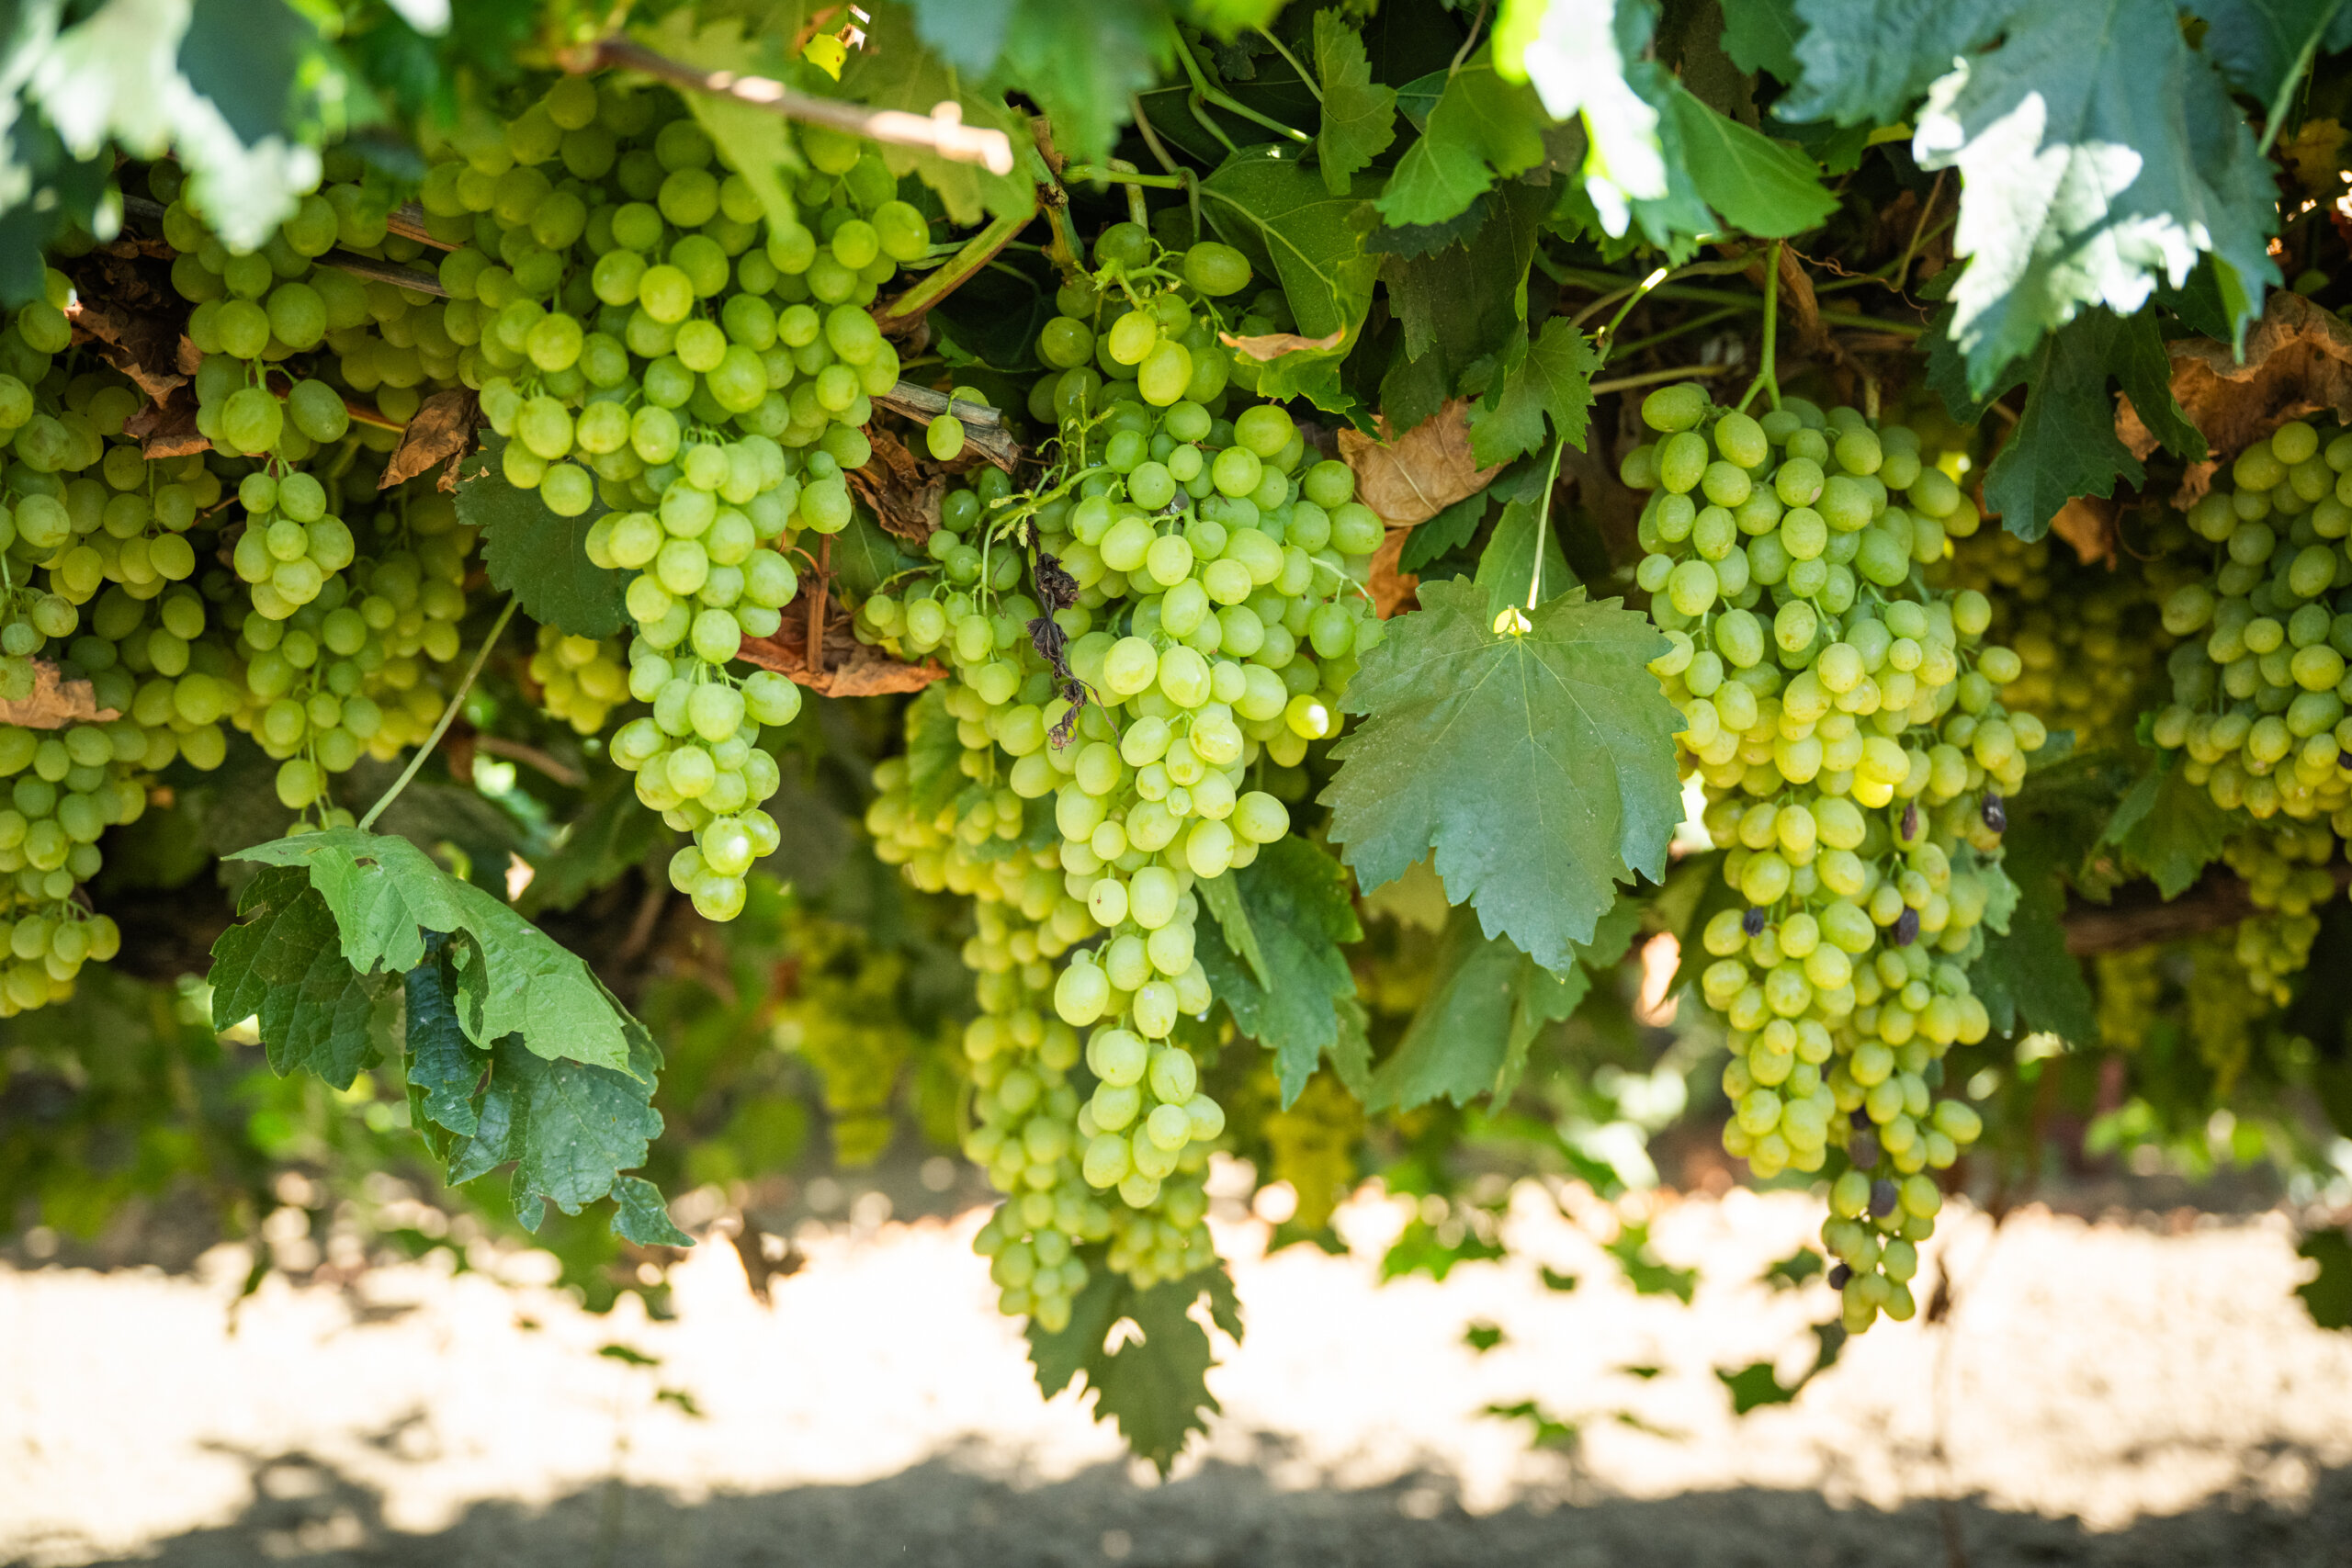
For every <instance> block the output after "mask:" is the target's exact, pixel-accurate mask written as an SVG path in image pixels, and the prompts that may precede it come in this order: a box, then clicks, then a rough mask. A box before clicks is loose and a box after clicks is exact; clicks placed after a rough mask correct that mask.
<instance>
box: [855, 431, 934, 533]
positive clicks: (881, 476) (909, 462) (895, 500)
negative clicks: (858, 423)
mask: <svg viewBox="0 0 2352 1568" xmlns="http://www.w3.org/2000/svg"><path fill="white" fill-rule="evenodd" d="M865 438H866V440H867V441H868V442H870V443H871V444H872V446H873V448H874V457H873V459H872V460H871V461H869V462H868V463H867V464H866V465H865V467H864V468H851V469H849V470H847V471H846V473H845V474H844V476H843V477H844V478H846V479H848V480H849V484H850V488H851V489H852V490H854V491H857V494H858V499H860V500H861V501H863V502H865V504H866V507H867V509H868V510H870V511H871V512H872V513H874V518H875V521H876V522H877V523H879V524H881V525H882V527H883V529H884V531H885V532H888V533H890V534H894V535H896V536H899V538H901V539H905V540H907V541H908V542H909V543H910V544H916V545H920V544H922V542H923V541H924V540H926V539H928V538H930V537H931V536H932V535H933V533H935V532H936V531H937V530H938V527H939V501H940V497H942V496H943V495H944V494H946V493H947V481H946V480H945V479H942V478H941V477H940V476H939V475H938V474H936V473H928V472H925V471H924V469H923V467H922V464H920V463H918V462H916V461H915V455H914V454H913V453H911V452H910V451H908V450H907V444H906V443H905V442H903V441H901V440H899V437H898V435H897V434H895V433H893V432H891V431H888V430H885V429H883V428H882V427H881V425H879V424H869V425H867V426H866V427H865Z"/></svg>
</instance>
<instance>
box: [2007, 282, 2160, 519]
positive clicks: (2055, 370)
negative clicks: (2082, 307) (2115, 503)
mask: <svg viewBox="0 0 2352 1568" xmlns="http://www.w3.org/2000/svg"><path fill="white" fill-rule="evenodd" d="M2169 377H2170V370H2169V364H2168V361H2167V359H2166V357H2165V347H2164V341H2163V339H2162V338H2161V337H2160V336H2159V335H2158V333H2157V328H2156V321H2155V317H2154V314H2153V313H2151V312H2147V311H2143V312H2141V313H2140V314H2138V315H2136V316H2131V317H2119V316H2116V315H2114V314H2112V313H2111V312H2109V311H2107V310H2086V311H2084V312H2083V313H2082V314H2081V315H2079V316H2077V317H2075V320H2074V321H2071V322H2069V323H2067V325H2066V326H2064V328H2062V329H2061V330H2059V331H2058V332H2055V333H2052V334H2051V335H2050V336H2048V337H2046V338H2044V339H2043V340H2042V342H2041V346H2040V347H2038V348H2036V349H2035V350H2034V351H2033V353H2032V354H2031V355H2029V356H2028V358H2027V359H2026V360H2025V362H2024V365H2023V367H2022V369H2021V371H2020V372H2019V373H2018V375H2017V376H2016V377H2014V378H2012V380H2011V382H2010V384H2011V385H2014V384H2015V382H2016V380H2017V379H2025V380H2027V381H2028V383H2029V385H2030V390H2029V391H2028V392H2027V394H2026V401H2025V412H2023V413H2022V414H2020V415H2019V416H2018V423H2017V428H2016V429H2015V430H2014V431H2012V432H2011V433H2010V434H2009V439H2008V441H2007V443H2006V444H2005V445H2004V446H2002V448H2001V451H2000V455H1999V456H1998V457H1995V458H1994V459H1993V466H1992V467H1991V468H1989V469H1987V470H1986V471H1985V509H1986V510H1987V511H1988V512H1992V513H1996V514H1997V515H1998V516H1999V517H2000V519H2001V525H2002V526H2003V527H2005V528H2007V530H2008V531H2009V532H2010V533H2012V534H2015V535H2016V536H2018V537H2019V538H2021V539H2029V540H2030V539H2039V538H2041V537H2042V536H2044V535H2046V534H2047V533H2049V531H2050V523H2051V519H2052V518H2054V517H2056V516H2057V515H2058V512H2059V509H2060V508H2062V507H2064V505H2065V504H2066V502H2069V501H2071V500H2073V499H2074V498H2075V497H2076V496H2082V495H2097V496H2109V495H2113V494H2114V493H2115V481H2116V480H2117V479H2122V480H2123V481H2124V482H2125V483H2127V484H2131V485H2137V484H2138V483H2140V481H2141V480H2142V479H2144V478H2146V477H2147V475H2146V470H2145V469H2144V468H2142V467H2141V464H2140V460H2139V459H2138V458H2137V457H2133V456H2132V455H2131V448H2130V447H2128V446H2124V445H2123V443H2122V442H2121V441H2120V440H2119V439H2117V437H2116V434H2115V396H2114V394H2113V393H2112V392H2110V391H2109V389H2108V383H2109V379H2110V378H2112V379H2115V380H2119V381H2120V382H2121V383H2122V386H2123V389H2124V391H2125V392H2126V393H2128V394H2130V396H2131V402H2132V406H2133V407H2134V408H2135V409H2138V410H2141V411H2143V417H2144V419H2145V421H2146V423H2147V424H2148V427H2149V429H2150V430H2151V432H2153V433H2154V434H2155V435H2156V436H2157V437H2158V438H2159V439H2160V440H2162V441H2164V442H2165V445H2166V446H2171V447H2173V449H2174V450H2175V451H2177V452H2178V453H2179V454H2180V455H2181V456H2182V457H2188V458H2189V459H2191V460H2192V461H2193V460H2195V459H2198V458H2201V457H2204V455H2205V439H2204V437H2203V436H2202V435H2200V434H2198V431H2197V427H2196V426H2195V425H2193V424H2191V423H2188V418H2187V416H2186V415H2184V414H2183V413H2182V412H2181V411H2180V405H2179V404H2177V402H2175V401H2174V400H2173V396H2172V389H2171V386H2170V382H2169Z"/></svg>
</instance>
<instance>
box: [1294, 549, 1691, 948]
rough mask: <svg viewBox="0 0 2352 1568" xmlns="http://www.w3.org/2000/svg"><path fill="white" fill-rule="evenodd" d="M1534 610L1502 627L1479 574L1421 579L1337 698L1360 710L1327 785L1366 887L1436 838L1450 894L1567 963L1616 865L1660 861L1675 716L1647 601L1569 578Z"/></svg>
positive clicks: (1670, 809) (1599, 907)
mask: <svg viewBox="0 0 2352 1568" xmlns="http://www.w3.org/2000/svg"><path fill="white" fill-rule="evenodd" d="M1527 619H1528V621H1529V623H1530V628H1529V629H1528V630H1527V631H1526V632H1525V633H1523V634H1521V635H1517V636H1514V635H1512V634H1511V633H1510V632H1508V631H1497V630H1495V629H1494V626H1493V617H1492V616H1490V615H1488V614H1487V593H1486V590H1484V589H1483V588H1480V587H1479V586H1478V585H1477V584H1476V583H1474V582H1463V581H1452V582H1436V583H1426V584H1424V585H1423V586H1422V589H1421V609H1420V611H1419V613H1418V614H1416V615H1407V616H1405V617H1403V618H1402V619H1400V620H1398V621H1397V622H1396V623H1395V626H1394V627H1393V629H1392V630H1391V631H1390V632H1389V634H1388V636H1387V638H1386V639H1385V641H1383V642H1382V643H1381V645H1380V646H1379V647H1378V648H1375V649H1373V650H1372V652H1371V653H1369V654H1367V655H1365V656H1364V659H1363V667H1362V668H1361V669H1360V670H1359V671H1358V672H1357V675H1356V678H1355V681H1354V682H1352V683H1351V686H1350V687H1349V690H1348V694H1347V696H1346V697H1345V698H1344V699H1343V700H1342V701H1343V705H1344V706H1345V707H1346V708H1347V709H1348V710H1349V711H1351V712H1352V713H1358V714H1363V715H1364V716H1365V717H1364V722H1363V724H1361V725H1359V726H1358V727H1357V728H1356V729H1355V731H1354V733H1353V734H1351V735H1350V736H1349V737H1347V738H1346V739H1343V740H1341V741H1340V744H1339V745H1337V746H1335V747H1334V748H1332V753H1331V754H1332V756H1333V757H1335V758H1337V759H1340V761H1341V762H1342V764H1343V765H1342V766H1341V768H1340V773H1339V774H1338V776H1337V777H1335V778H1334V779H1333V780H1332V781H1331V784H1329V787H1328V788H1326V789H1325V790H1324V792H1323V795H1322V800H1323V802H1324V804H1326V805H1328V806H1329V807H1331V837H1332V839H1334V840H1337V841H1339V842H1340V843H1342V844H1344V845H1346V846H1347V860H1348V863H1349V864H1350V865H1351V866H1352V867H1353V868H1354V870H1355V873H1356V877H1357V880H1358V882H1359V883H1360V884H1361V885H1362V886H1365V887H1368V888H1369V887H1377V886H1380V885H1382V884H1383V883H1385V882H1390V881H1393V880H1395V879H1396V878H1397V877H1398V876H1400V875H1402V874H1404V872H1405V869H1406V868H1407V867H1408V866H1409V865H1411V864H1412V863H1414V862H1415V861H1417V860H1419V859H1420V858H1421V857H1422V856H1423V855H1424V854H1426V853H1428V852H1430V850H1431V849H1435V850H1436V852H1437V870H1438V874H1439V876H1441V877H1442V878H1443V879H1444V882H1445V886H1446V893H1447V896H1448V897H1452V898H1454V899H1455V900H1457V901H1460V900H1462V899H1465V898H1466V899H1468V900H1470V901H1471V902H1472V903H1473V904H1475V905H1476V908H1477V910H1478V919H1479V922H1480V924H1481V925H1482V926H1483V927H1484V929H1485V930H1486V931H1487V935H1489V936H1508V937H1510V939H1511V940H1512V941H1513V942H1517V943H1518V944H1519V945H1520V946H1521V948H1523V949H1524V950H1525V951H1526V952H1528V953H1530V954H1532V956H1533V957H1534V959H1535V961H1536V962H1537V963H1539V964H1543V965H1544V967H1545V968H1547V969H1550V970H1552V971H1554V972H1555V973H1560V972H1564V971H1565V970H1566V968H1567V967H1568V966H1569V965H1570V964H1573V963H1574V962H1575V961H1576V948H1575V944H1576V943H1577V942H1590V941H1591V940H1592V939H1593V930H1594V926H1595V923H1596V922H1597V921H1599V919H1600V917H1601V916H1602V915H1603V914H1605V913H1607V912H1608V909H1609V908H1610V906H1611V903H1613V902H1614V901H1615V899H1616V897H1617V889H1616V886H1615V885H1616V884H1617V883H1618V882H1621V881H1630V880H1632V878H1633V876H1634V873H1636V872H1641V873H1645V874H1647V875H1649V876H1650V877H1652V878H1653V879H1655V878H1657V877H1658V876H1660V875H1662V874H1664V872H1665V870H1666V846H1667V840H1668V839H1670V838H1671V837H1672V836H1673V834H1674V829H1675V827H1676V825H1677V824H1679V822H1680V821H1681V819H1682V784H1681V780H1680V778H1679V776H1677V774H1676V773H1675V770H1674V749H1673V747H1672V745H1671V744H1669V738H1670V737H1671V736H1672V735H1673V734H1674V732H1675V731H1676V730H1677V729H1678V728H1680V726H1681V718H1680V716H1679V714H1677V713H1676V712H1675V709H1674V705H1672V704H1671V703H1669V702H1668V701H1667V700H1666V697H1665V695H1664V694H1662V693H1661V692H1660V690H1659V688H1658V684H1657V677H1656V676H1654V675H1652V674H1651V673H1650V672H1649V671H1648V670H1647V669H1646V668H1645V665H1646V664H1647V663H1648V661H1649V660H1652V659H1655V658H1657V656H1658V655H1659V654H1660V653H1662V652H1664V651H1665V649H1666V638H1665V637H1664V635H1663V634H1661V633H1660V632H1658V631H1657V628H1655V627H1654V626H1651V625H1650V624H1649V622H1648V620H1647V619H1646V618H1645V617H1644V616H1641V615H1636V614H1634V612H1632V611H1629V610H1626V609H1625V608H1623V606H1622V604H1619V603H1618V602H1617V601H1615V600H1608V601H1604V602H1601V603H1599V604H1594V603H1590V602H1588V601H1587V600H1586V599H1584V597H1583V596H1582V595H1581V593H1568V594H1564V595H1562V596H1561V597H1559V598H1557V599H1555V600H1553V601H1551V602H1550V603H1549V604H1539V605H1537V606H1536V608H1535V610H1534V611H1533V612H1532V614H1531V615H1528V617H1527Z"/></svg>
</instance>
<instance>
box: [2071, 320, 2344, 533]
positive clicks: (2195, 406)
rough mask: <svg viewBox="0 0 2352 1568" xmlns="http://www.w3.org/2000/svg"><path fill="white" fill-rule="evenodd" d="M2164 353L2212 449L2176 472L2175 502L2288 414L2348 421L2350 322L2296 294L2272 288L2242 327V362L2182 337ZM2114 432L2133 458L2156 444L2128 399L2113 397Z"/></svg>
mask: <svg viewBox="0 0 2352 1568" xmlns="http://www.w3.org/2000/svg"><path fill="white" fill-rule="evenodd" d="M2165 352H2166V353H2167V354H2168V355H2170V356H2171V359H2172V395H2173V397H2174V399H2175V400H2177V401H2178V403H2179V404H2180V407H2181V412H2184V413H2186V414H2187V415H2188V420H2189V423H2192V424H2194V425H2195V426H2197V428H2198V429H2199V431H2201V432H2202V433H2203V434H2204V436H2205V440H2206V442H2207V444H2208V445H2209V446H2211V447H2212V450H2213V456H2212V457H2211V458H2210V459H2208V460H2207V461H2205V462H2202V463H2192V464H2190V465H2189V466H2188V469H2187V471H2186V472H2184V473H2183V475H2182V476H2181V483H2180V489H2179V490H2178V491H2176V492H2175V493H2174V495H2173V503H2174V504H2175V505H2177V506H2183V507H2186V506H2189V505H2192V504H2194V503H2195V502H2197V500H2198V499H2199V497H2201V496H2202V495H2204V493H2205V491H2207V490H2208V489H2209V488H2211V484H2212V482H2213V475H2214V474H2215V473H2216V472H2217V471H2219V469H2220V468H2221V465H2222V463H2224V462H2226V461H2228V460H2229V459H2231V458H2232V457H2235V456H2236V455H2237V454H2238V453H2240V452H2242V451H2244V450H2245V448H2246V447H2248V446H2252V445H2253V444H2254V443H2255V442H2256V441H2259V440H2261V439H2262V438H2263V437H2264V436H2266V435H2267V434H2270V433H2271V432H2272V431H2274V430H2276V429H2278V427H2279V426H2280V425H2282V424H2284V423H2287V422H2288V421H2289V420H2292V419H2301V418H2303V417H2305V416H2306V415H2310V414H2315V413H2325V414H2332V415H2334V416H2335V418H2337V419H2352V325H2346V323H2345V322H2344V321H2342V320H2340V319H2339V318H2338V317H2337V316H2336V315H2335V312H2334V311H2332V310H2328V309H2327V308H2326V307H2324V306H2322V305H2314V304H2312V302H2311V301H2310V300H2309V299H2304V298H2303V297H2302V296H2301V295H2300V294H2296V293H2292V292H2290V291H2288V290H2286V289H2278V290H2274V291H2273V292H2272V293H2271V295H2270V297H2269V299H2267V301H2266V302H2265V303H2264V305H2263V310H2262V319H2261V320H2260V321H2256V323H2255V324H2254V325H2253V327H2251V328H2250V329H2248V331H2247V333H2246V339H2245V361H2244V362H2243V363H2241V362H2239V361H2238V360H2237V359H2236V358H2235V357H2234V356H2233V355H2232V354H2231V353H2230V345H2229V344H2225V343H2217V342H2215V341H2214V340H2213V339H2211V338H2203V337H2190V338H2180V339H2177V340H2176V341H2175V342H2173V343H2171V344H2166V345H2165ZM2115 434H2116V438H2117V439H2118V440H2120V441H2121V442H2122V443H2123V445H2124V446H2128V447H2130V448H2131V454H2132V456H2134V457H2146V456H2147V455H2148V454H2149V453H2151V452H2153V451H2154V450H2155V448H2156V438H2155V435H2154V434H2153V433H2152V432H2151V431H2150V430H2149V429H2148V427H2147V425H2146V423H2144V422H2143V421H2142V419H2141V418H2140V414H2139V411H2138V410H2136V409H2134V408H2133V407H2132V406H2131V399H2130V398H2128V397H2127V398H2121V399H2119V400H2118V401H2117V404H2116V411H2115Z"/></svg>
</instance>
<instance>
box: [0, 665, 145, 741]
mask: <svg viewBox="0 0 2352 1568" xmlns="http://www.w3.org/2000/svg"><path fill="white" fill-rule="evenodd" d="M121 716H122V715H121V714H120V713H119V712H118V711H117V710H115V709H113V708H102V707H100V706H98V703H97V696H96V691H95V690H94V689H93V688H92V686H91V685H90V682H87V681H68V680H66V679H65V678H64V677H63V676H62V675H60V674H59V673H58V672H57V666H56V665H54V664H51V663H50V662H49V661H48V660H35V661H34V664H33V692H32V695H30V696H28V697H25V698H22V699H20V700H18V701H17V702H13V703H11V702H0V724H15V725H21V726H22V727H24V728H27V729H62V728H65V727H66V726H67V725H69V724H105V723H107V722H108V721H110V720H113V719H118V718H120V717H121Z"/></svg>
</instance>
